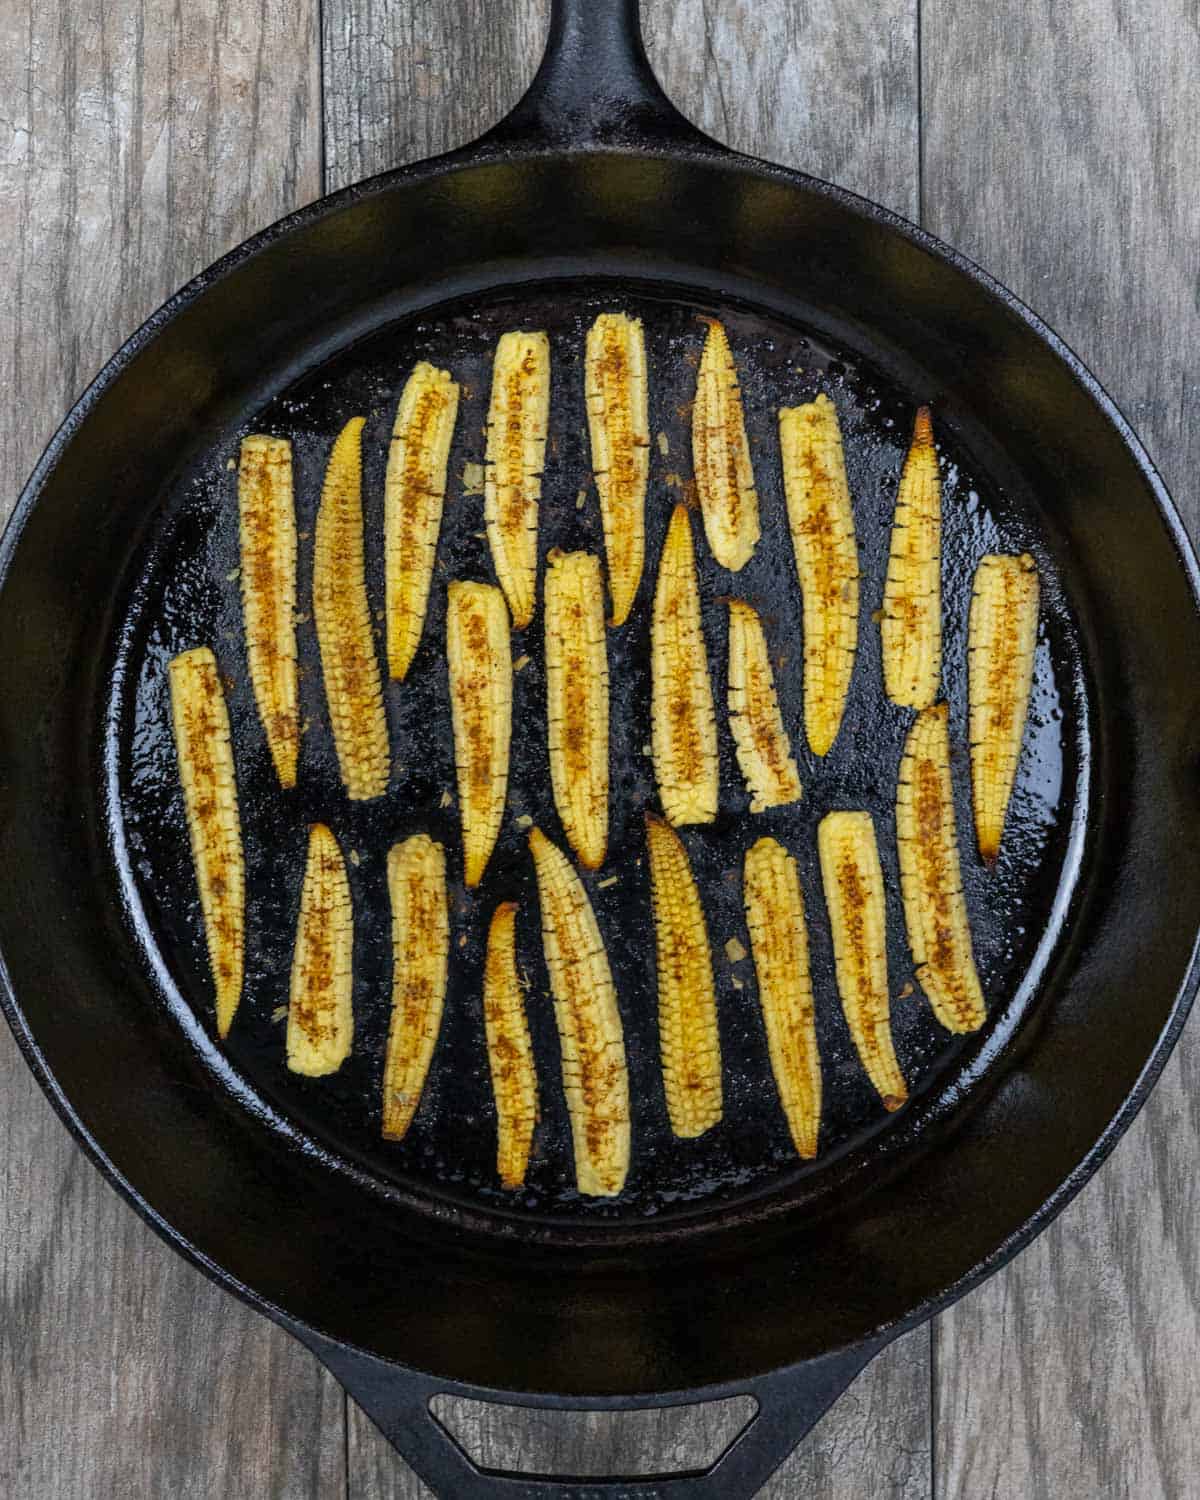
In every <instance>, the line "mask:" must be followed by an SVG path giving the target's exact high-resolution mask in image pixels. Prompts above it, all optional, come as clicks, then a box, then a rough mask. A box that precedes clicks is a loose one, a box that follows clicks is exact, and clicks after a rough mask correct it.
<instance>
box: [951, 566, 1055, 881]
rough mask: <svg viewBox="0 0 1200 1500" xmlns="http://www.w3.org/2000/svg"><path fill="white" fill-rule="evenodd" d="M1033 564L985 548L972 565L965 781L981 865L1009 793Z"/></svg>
mask: <svg viewBox="0 0 1200 1500" xmlns="http://www.w3.org/2000/svg"><path fill="white" fill-rule="evenodd" d="M1037 623H1038V575H1037V564H1036V563H1035V562H1034V560H1033V558H1032V557H1030V556H1029V554H1028V553H1022V555H1021V556H1020V557H1007V556H1001V555H990V556H988V557H985V558H984V559H983V560H982V561H981V562H980V564H979V567H978V569H977V570H976V572H975V592H974V594H973V595H972V598H971V616H970V623H969V625H968V629H967V659H968V674H967V675H968V679H969V683H968V696H969V699H970V705H971V785H972V789H973V791H974V794H975V835H976V838H977V839H978V841H979V852H980V854H981V855H982V856H983V858H984V859H985V860H986V861H987V863H988V864H993V863H994V862H995V860H996V857H997V856H998V855H999V853H1000V840H1001V838H1002V837H1003V835H1004V820H1005V817H1006V816H1007V814H1008V799H1009V798H1010V797H1011V796H1012V789H1013V781H1014V779H1015V778H1016V774H1017V762H1018V761H1019V760H1020V758H1021V742H1022V740H1023V739H1024V738H1025V717H1026V714H1027V713H1028V711H1029V689H1030V686H1031V685H1032V682H1033V657H1034V651H1035V649H1036V647H1037Z"/></svg>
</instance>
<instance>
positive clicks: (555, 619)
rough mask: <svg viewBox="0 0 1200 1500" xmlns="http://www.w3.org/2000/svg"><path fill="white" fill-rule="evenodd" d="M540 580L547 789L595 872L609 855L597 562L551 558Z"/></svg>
mask: <svg viewBox="0 0 1200 1500" xmlns="http://www.w3.org/2000/svg"><path fill="white" fill-rule="evenodd" d="M549 563H550V566H549V568H548V570H547V572H546V718H547V731H548V743H549V750H550V783H551V786H552V787H553V788H554V805H555V806H556V807H557V808H558V815H559V817H560V818H561V819H562V825H563V829H564V831H565V832H566V835H567V838H568V840H569V841H570V844H571V848H572V849H574V851H575V853H576V854H577V855H578V857H579V860H580V862H581V863H582V864H584V865H586V867H587V868H588V869H589V870H595V869H597V868H599V866H600V865H602V864H603V863H604V854H605V850H606V849H607V847H608V652H607V646H606V643H605V638H604V637H605V630H604V584H603V582H602V581H601V577H600V559H599V558H597V557H592V556H591V555H590V554H589V553H587V552H570V553H562V552H557V551H556V552H551V554H550V558H549Z"/></svg>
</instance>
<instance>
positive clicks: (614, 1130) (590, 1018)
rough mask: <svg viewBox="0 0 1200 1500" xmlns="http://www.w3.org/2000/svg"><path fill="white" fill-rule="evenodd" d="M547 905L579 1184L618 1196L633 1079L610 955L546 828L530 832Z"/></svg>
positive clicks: (590, 1191) (545, 926)
mask: <svg viewBox="0 0 1200 1500" xmlns="http://www.w3.org/2000/svg"><path fill="white" fill-rule="evenodd" d="M529 849H530V853H531V854H532V855H533V867H534V872H535V874H536V876H537V887H538V900H539V902H540V903H541V908H542V943H543V947H544V949H545V954H546V967H547V969H548V970H549V973H550V991H551V993H552V994H553V996H554V1019H555V1021H556V1022H557V1023H558V1036H559V1042H560V1045H561V1047H562V1073H563V1089H564V1091H565V1093H566V1097H567V1112H568V1114H569V1115H570V1118H571V1136H572V1139H573V1141H574V1146H575V1182H576V1185H577V1187H578V1188H579V1191H580V1192H581V1193H585V1194H587V1195H589V1196H591V1197H613V1196H615V1195H616V1194H617V1193H619V1192H620V1191H621V1189H622V1187H623V1186H624V1185H625V1177H626V1174H627V1173H628V1171H629V1147H630V1124H629V1076H628V1073H627V1072H626V1067H625V1037H624V1032H623V1030H622V1027H621V1014H620V1011H619V1010H618V1009H617V994H616V990H615V988H614V986H613V980H612V971H611V970H610V969H609V967H608V955H607V954H606V953H605V951H604V943H603V941H602V939H601V937H600V929H599V927H598V926H597V925H596V915H595V913H594V912H593V911H592V907H591V903H590V902H589V901H588V898H587V892H586V891H585V890H584V888H583V886H582V884H581V883H580V880H579V877H578V875H576V873H575V871H574V870H573V869H572V868H571V865H570V862H569V861H568V860H567V857H566V855H565V854H563V853H562V851H561V850H560V849H557V848H556V847H555V846H554V845H553V844H552V843H551V842H550V840H549V839H548V838H546V836H545V835H544V834H543V833H542V832H541V830H540V829H538V828H534V829H532V830H531V831H530V834H529Z"/></svg>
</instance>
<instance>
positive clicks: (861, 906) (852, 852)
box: [817, 812, 908, 1110]
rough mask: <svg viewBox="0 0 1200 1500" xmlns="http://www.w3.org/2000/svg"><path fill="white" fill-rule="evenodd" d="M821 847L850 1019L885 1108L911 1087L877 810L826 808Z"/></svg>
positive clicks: (836, 953) (844, 1004) (891, 1106)
mask: <svg viewBox="0 0 1200 1500" xmlns="http://www.w3.org/2000/svg"><path fill="white" fill-rule="evenodd" d="M817 847H818V849H819V851H820V855H821V880H822V883H823V884H824V886H825V905H826V907H827V908H828V911H829V925H830V927H831V929H832V931H833V953H834V961H835V966H836V969H837V983H838V992H839V994H840V995H841V997H842V1010H843V1011H844V1013H845V1016H846V1024H847V1025H848V1026H849V1028H850V1035H851V1036H852V1037H853V1038H854V1045H855V1047H857V1049H858V1055H859V1058H860V1059H861V1061H862V1065H863V1067H864V1068H865V1069H866V1072H867V1077H868V1078H869V1079H870V1080H871V1082H872V1083H873V1084H874V1086H875V1088H876V1089H877V1091H878V1093H879V1097H880V1098H881V1099H882V1100H883V1105H884V1108H885V1109H889V1110H891V1109H899V1108H900V1106H901V1105H902V1104H903V1103H904V1101H905V1100H906V1099H907V1098H908V1087H907V1085H906V1084H905V1082H904V1075H903V1074H902V1073H901V1072H900V1065H899V1063H898V1062H897V1061H896V1050H895V1047H894V1046H893V1045H892V1025H891V1016H890V1008H889V999H888V973H887V915H886V912H885V908H884V902H883V871H882V870H881V869H880V865H879V848H878V846H877V844H876V842H875V827H874V824H873V823H872V822H871V815H870V813H865V812H833V813H829V814H827V816H825V817H824V818H822V819H821V823H820V827H819V828H818V830H817Z"/></svg>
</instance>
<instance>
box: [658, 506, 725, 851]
mask: <svg viewBox="0 0 1200 1500" xmlns="http://www.w3.org/2000/svg"><path fill="white" fill-rule="evenodd" d="M650 674H651V745H652V748H653V754H654V774H655V776H656V778H657V780H658V792H659V796H660V797H661V799H662V805H663V811H664V812H665V813H666V815H667V818H668V820H669V821H670V822H672V823H674V824H675V825H676V827H678V826H680V825H681V824H684V823H711V822H712V821H713V819H714V818H715V817H716V815H717V793H718V765H717V724H716V716H715V713H714V710H713V694H712V683H711V682H710V681H709V677H708V656H707V653H706V652H705V649H704V633H703V630H702V628H701V624H700V593H699V589H698V587H697V584H696V555H695V552H694V551H693V550H692V528H691V523H690V522H689V520H688V513H687V511H686V509H685V508H684V507H683V506H682V505H677V506H676V507H675V511H674V513H673V515H672V516H671V524H670V527H669V528H668V530H667V540H666V544H665V545H664V547H663V553H662V559H661V561H660V563H659V567H658V584H657V586H656V588H655V591H654V613H653V616H652V619H651V622H650Z"/></svg>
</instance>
